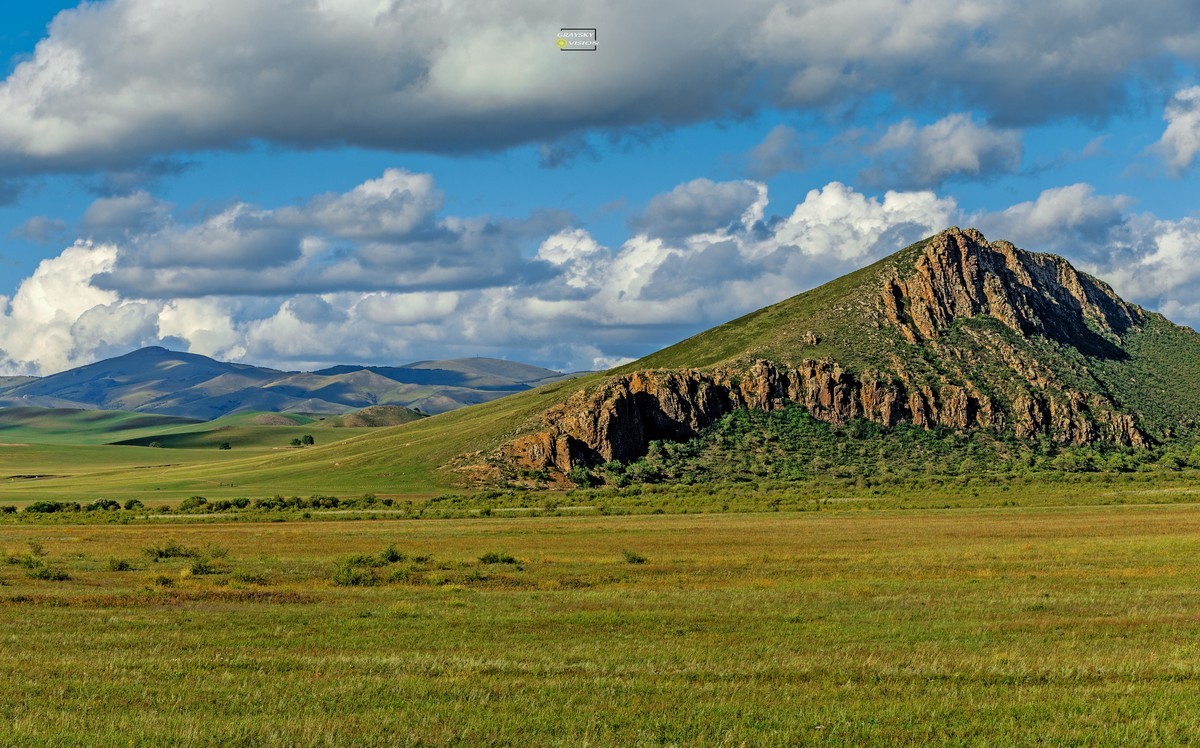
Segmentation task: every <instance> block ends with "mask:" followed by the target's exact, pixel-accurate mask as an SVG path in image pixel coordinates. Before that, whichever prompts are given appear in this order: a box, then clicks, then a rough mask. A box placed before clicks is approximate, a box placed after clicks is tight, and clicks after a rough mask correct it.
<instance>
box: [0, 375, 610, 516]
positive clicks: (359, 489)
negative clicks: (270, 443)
mask: <svg viewBox="0 0 1200 748" xmlns="http://www.w3.org/2000/svg"><path fill="white" fill-rule="evenodd" d="M598 376H599V375H592V376H591V377H583V378H579V379H572V380H568V381H566V382H559V383H555V384H551V385H547V386H546V387H542V388H539V389H537V390H533V391H531V392H528V393H521V394H519V395H514V396H511V397H506V398H502V399H500V400H496V401H493V402H490V403H485V404H483V405H477V406H473V407H471V408H464V409H462V410H456V411H453V412H450V413H444V414H442V415H438V416H433V417H430V418H425V419H421V420H420V421H415V422H413V423H410V424H406V425H403V426H397V427H394V428H386V429H367V430H363V431H361V432H360V435H358V436H353V438H349V439H345V440H344V441H339V442H337V443H330V444H322V443H321V439H322V438H325V439H328V438H334V437H333V435H337V436H338V437H346V436H351V435H353V434H354V433H355V432H356V431H358V430H356V429H345V428H341V429H335V428H330V429H327V430H326V429H322V430H320V431H319V433H318V432H317V431H316V430H313V429H311V428H310V429H309V432H311V433H313V435H314V436H316V437H318V444H317V446H315V447H308V448H305V449H303V450H284V451H283V452H280V451H278V450H275V451H266V452H260V453H259V454H256V455H254V456H251V457H242V456H240V453H239V451H238V450H236V449H235V450H231V451H228V452H221V451H218V450H215V449H206V450H161V451H160V450H153V452H154V454H153V455H151V456H150V457H151V458H153V457H155V456H158V455H163V456H166V457H168V459H162V460H159V461H158V464H161V463H163V462H184V460H181V459H179V458H178V457H176V456H177V455H179V456H181V455H184V454H201V455H206V456H209V457H211V461H209V462H207V463H199V464H195V463H192V464H183V465H174V466H171V467H167V468H162V469H138V470H134V469H131V467H130V466H129V465H128V464H114V465H113V466H111V467H108V466H104V465H103V464H90V465H87V466H84V467H82V468H77V467H76V466H75V465H74V464H73V462H72V455H71V454H70V452H66V451H64V452H63V453H61V454H58V455H57V456H56V457H57V459H51V460H49V462H48V463H47V464H40V467H39V469H38V470H16V469H13V467H14V466H13V465H12V464H9V465H7V466H6V465H5V463H3V462H2V460H3V459H5V457H6V456H7V455H0V467H5V468H6V470H7V472H5V473H4V474H5V475H11V474H15V473H49V474H53V475H59V476H64V477H59V478H54V479H51V480H39V481H21V482H17V483H12V482H10V483H8V484H6V485H4V494H5V497H6V498H7V499H13V500H31V499H35V498H53V499H72V498H74V499H83V498H94V497H98V496H108V497H113V496H118V497H122V498H125V497H143V498H144V497H151V498H155V499H158V498H162V499H177V498H186V497H187V496H190V495H192V494H195V493H202V494H204V495H205V496H210V497H234V496H261V495H274V494H276V493H283V494H299V495H303V496H308V495H310V494H313V493H332V494H339V495H349V494H361V493H364V492H368V491H369V492H375V493H381V494H382V493H387V494H430V493H437V492H439V491H441V490H444V489H445V488H448V487H454V486H457V485H459V484H460V483H461V482H462V478H461V476H458V475H456V474H454V473H452V472H449V471H445V470H443V469H442V466H443V465H445V464H446V463H448V462H449V461H451V460H452V459H453V458H454V457H456V456H458V455H460V454H463V453H464V452H470V451H473V450H475V449H479V448H480V445H494V444H499V443H501V442H502V441H503V440H504V439H506V438H507V437H508V436H509V435H512V434H514V433H516V430H517V429H518V428H519V427H520V426H521V425H522V424H524V423H525V422H527V421H528V420H529V419H530V418H532V417H533V416H535V415H536V414H538V413H540V412H542V411H543V410H545V409H546V408H548V407H550V406H551V405H553V404H554V403H556V402H559V401H560V400H561V399H562V398H563V397H566V396H567V395H568V394H569V393H570V392H573V391H575V390H576V389H578V388H580V387H582V386H585V385H586V384H587V383H588V382H589V381H593V380H595V379H596V378H597V377H598ZM263 428H272V429H274V428H278V427H263ZM302 430H303V429H302ZM326 435H329V436H326ZM284 443H286V441H285V442H284ZM105 449H116V448H111V447H106V448H105ZM121 449H138V450H140V451H141V452H146V451H148V450H145V448H134V447H122V448H121ZM146 464H153V460H152V459H151V460H147V463H146Z"/></svg>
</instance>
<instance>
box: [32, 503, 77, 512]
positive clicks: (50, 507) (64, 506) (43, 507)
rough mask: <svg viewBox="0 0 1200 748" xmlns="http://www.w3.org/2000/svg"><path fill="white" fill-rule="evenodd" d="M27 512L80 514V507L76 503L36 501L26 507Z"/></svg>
mask: <svg viewBox="0 0 1200 748" xmlns="http://www.w3.org/2000/svg"><path fill="white" fill-rule="evenodd" d="M25 511H27V512H31V513H33V514H54V513H55V512H78V511H80V506H79V504H78V503H76V502H67V501H35V502H33V503H32V504H30V505H28V506H26V507H25Z"/></svg>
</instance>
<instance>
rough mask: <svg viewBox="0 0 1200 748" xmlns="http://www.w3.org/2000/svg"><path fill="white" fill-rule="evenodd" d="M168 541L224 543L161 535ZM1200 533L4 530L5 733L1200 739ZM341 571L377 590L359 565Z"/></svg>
mask: <svg viewBox="0 0 1200 748" xmlns="http://www.w3.org/2000/svg"><path fill="white" fill-rule="evenodd" d="M169 541H173V543H174V545H175V546H176V547H178V548H183V549H196V550H198V552H199V553H201V554H202V556H203V557H204V558H203V559H198V558H195V557H175V558H166V559H164V560H160V561H157V562H156V561H152V560H151V559H150V558H149V557H148V556H147V555H146V553H145V552H144V551H145V549H149V548H159V549H161V548H163V547H168V546H170V545H171V542H169ZM1198 543H1200V507H1197V506H1194V505H1183V506H1122V507H1096V506H1091V507H1078V508H1063V507H1047V508H1042V509H1029V508H1000V509H970V510H920V511H905V512H897V511H876V512H852V511H845V512H839V513H830V512H806V513H791V512H778V513H762V514H716V515H676V516H671V515H668V516H641V517H576V518H571V519H566V518H548V517H543V518H523V519H511V518H508V519H502V518H497V517H494V516H493V517H491V518H484V519H476V520H448V521H377V522H331V521H330V522H285V523H261V524H255V523H245V522H231V523H219V524H204V525H181V524H166V525H158V524H154V523H153V522H142V523H134V524H130V525H123V526H83V525H75V526H39V525H27V524H10V525H0V549H7V558H8V559H9V560H10V563H7V564H2V565H0V580H3V586H0V632H2V633H0V637H2V638H3V642H4V651H5V656H4V657H3V658H0V679H2V682H3V683H5V688H4V689H3V690H0V694H2V695H0V731H3V734H4V736H5V737H4V739H3V742H5V744H12V745H34V746H50V745H54V746H75V745H79V746H83V745H88V746H92V745H156V746H157V745H280V746H282V745H362V746H373V745H379V746H382V745H388V746H394V745H400V746H405V745H410V746H417V745H424V746H436V745H562V746H579V745H590V746H608V745H620V746H636V745H680V746H682V745H689V746H690V745H901V744H913V743H934V744H957V745H989V746H991V745H1030V744H1043V745H1085V744H1086V745H1132V744H1183V743H1186V742H1188V741H1189V740H1190V739H1192V737H1193V736H1194V735H1195V734H1196V730H1197V728H1198V727H1200V725H1198V724H1197V723H1198V722H1200V718H1198V717H1197V716H1196V712H1195V709H1194V703H1195V692H1196V688H1197V681H1200V664H1198V663H1200V659H1198V657H1197V654H1198V651H1197V650H1198V648H1200V645H1198V644H1197V641H1200V639H1198V634H1200V569H1198V567H1197V566H1196V564H1195V555H1196V548H1197V546H1198ZM390 545H394V546H395V551H396V552H394V553H388V554H384V553H382V552H383V551H385V549H387V548H388V546H390ZM385 555H386V558H384V556H385ZM356 556H357V557H359V558H357V559H355V558H354V557H356ZM401 556H403V558H401ZM482 557H488V558H489V560H492V561H495V563H483V562H482V561H481V560H480V559H481V558H482ZM639 557H640V558H641V559H644V562H642V563H631V562H630V560H632V561H635V562H636V561H638V559H639ZM199 560H203V561H204V562H205V564H206V566H202V567H200V568H201V571H206V572H211V573H192V571H193V569H195V568H196V566H195V565H196V563H197V562H198V561H199ZM115 561H116V562H119V561H125V562H127V563H128V565H130V566H131V567H132V569H130V570H125V571H116V570H114V569H116V568H120V567H121V564H119V563H114V562H115ZM36 568H50V569H54V570H57V571H58V572H61V573H62V574H65V575H66V576H68V577H69V579H65V580H59V581H53V580H52V579H37V578H32V577H33V576H38V574H37V573H36ZM346 568H355V569H359V570H361V571H362V572H363V574H364V575H365V577H362V578H359V580H358V581H363V580H364V579H365V580H366V581H370V580H371V579H372V578H373V579H374V580H375V584H373V585H370V586H355V585H349V586H339V585H337V584H335V583H334V581H333V580H334V578H335V576H336V575H337V574H338V573H339V569H343V570H344V569H346ZM41 576H53V575H46V574H43V575H41ZM341 578H342V579H343V580H345V577H341Z"/></svg>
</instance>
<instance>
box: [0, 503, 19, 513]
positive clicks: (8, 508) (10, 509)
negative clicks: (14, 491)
mask: <svg viewBox="0 0 1200 748" xmlns="http://www.w3.org/2000/svg"><path fill="white" fill-rule="evenodd" d="M16 512H17V508H16V507H15V506H13V505H12V504H4V505H3V506H0V514H16Z"/></svg>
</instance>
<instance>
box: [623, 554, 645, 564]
mask: <svg viewBox="0 0 1200 748" xmlns="http://www.w3.org/2000/svg"><path fill="white" fill-rule="evenodd" d="M624 556H625V563H627V564H644V563H646V557H645V556H643V555H641V554H638V553H634V552H633V551H625V552H624Z"/></svg>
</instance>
